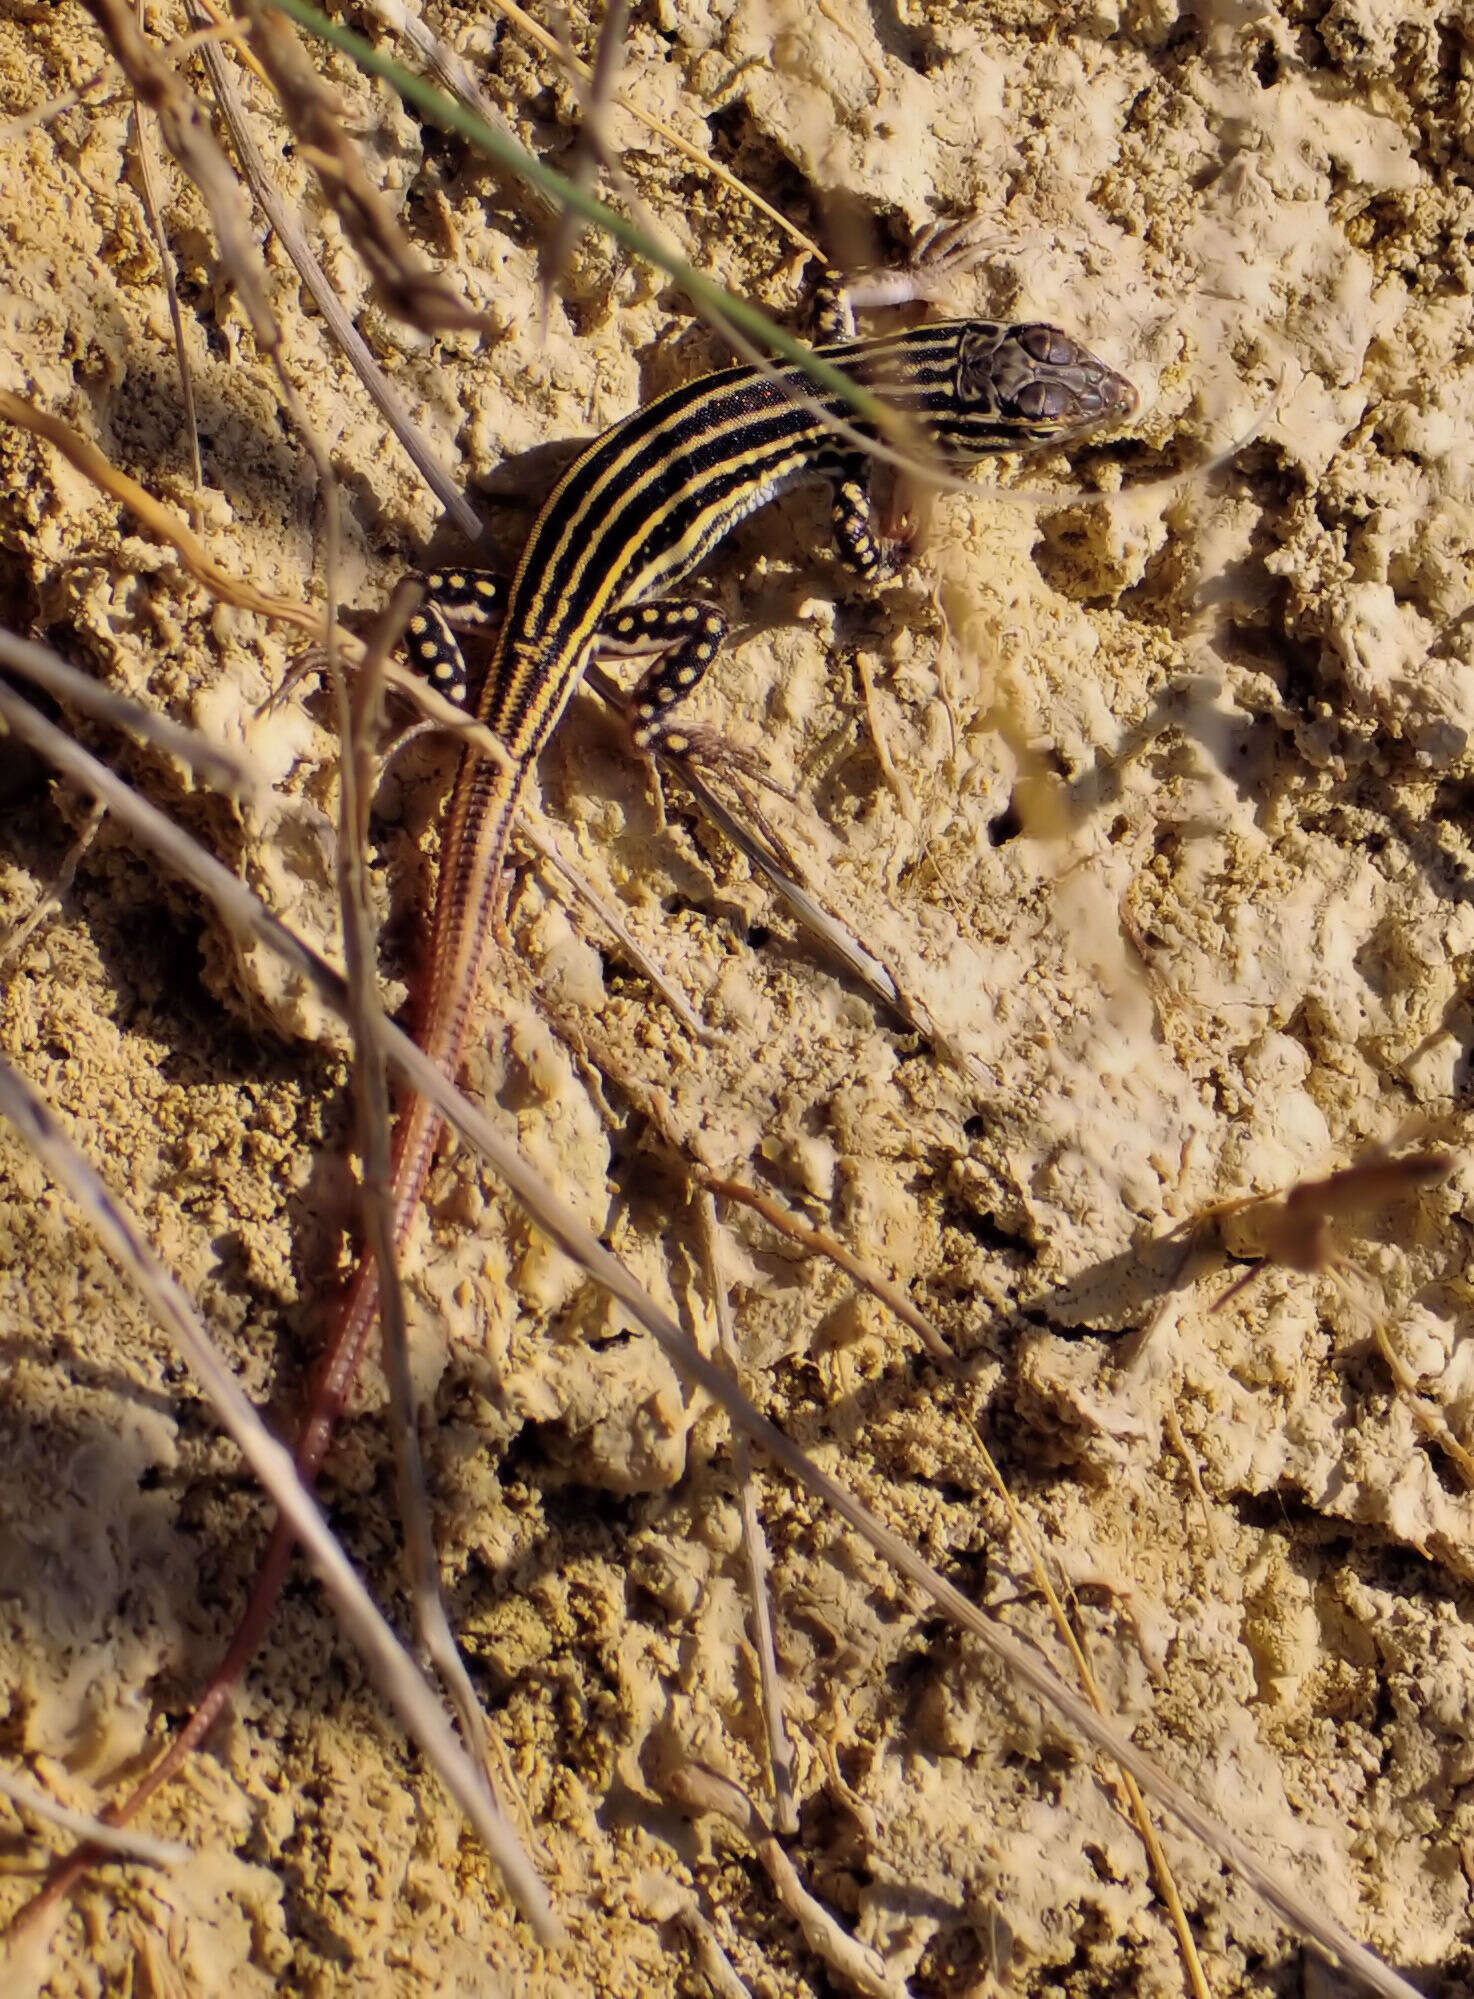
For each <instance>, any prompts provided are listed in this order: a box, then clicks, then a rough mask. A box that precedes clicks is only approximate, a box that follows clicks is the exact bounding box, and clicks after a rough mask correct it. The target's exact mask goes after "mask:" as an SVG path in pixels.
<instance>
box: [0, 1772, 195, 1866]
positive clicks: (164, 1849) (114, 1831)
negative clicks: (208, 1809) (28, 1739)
mask: <svg viewBox="0 0 1474 1999" xmlns="http://www.w3.org/2000/svg"><path fill="white" fill-rule="evenodd" d="M0 1797H4V1798H8V1799H9V1800H10V1802H11V1804H13V1805H14V1806H15V1808H16V1810H17V1811H20V1812H25V1813H28V1814H29V1815H30V1816H31V1817H32V1818H38V1819H42V1820H44V1821H45V1822H46V1824H48V1825H55V1826H60V1827H61V1829H62V1831H63V1832H69V1833H72V1834H74V1835H75V1837H76V1838H78V1839H85V1840H86V1841H87V1842H88V1844H89V1845H90V1846H95V1847H97V1848H98V1849H99V1851H101V1852H103V1853H111V1854H115V1855H116V1856H117V1857H118V1859H119V1860H137V1861H141V1862H142V1863H143V1865H144V1866H146V1867H178V1866H181V1865H182V1864H183V1863H184V1862H185V1861H186V1860H189V1859H190V1858H191V1854H190V1850H189V1848H188V1847H187V1846H181V1845H180V1843H179V1841H178V1840H177V1839H158V1838H156V1837H155V1836H154V1834H153V1833H148V1832H138V1831H136V1830H135V1829H134V1828H133V1827H131V1826H130V1827H129V1828H127V1829H126V1830H122V1829H120V1828H119V1827H117V1826H112V1825H107V1824H106V1823H105V1822H104V1821H103V1820H102V1819H99V1818H93V1817H92V1815H91V1814H90V1813H88V1812H79V1811H75V1810H74V1809H73V1808H72V1806H70V1805H63V1804H59V1803H58V1802H57V1800H56V1799H55V1798H52V1797H48V1796H47V1794H46V1792H45V1791H38V1790H36V1789H35V1788H34V1787H33V1786H32V1785H30V1784H23V1783H21V1781H20V1780H19V1778H17V1777H12V1776H11V1775H10V1773H9V1772H8V1771H6V1770H0Z"/></svg>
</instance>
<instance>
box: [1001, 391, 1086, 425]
mask: <svg viewBox="0 0 1474 1999" xmlns="http://www.w3.org/2000/svg"><path fill="white" fill-rule="evenodd" d="M1077 402H1078V398H1077V397H1076V396H1074V395H1073V394H1072V393H1071V392H1070V390H1069V389H1067V388H1066V387H1065V385H1064V383H1063V382H1025V384H1024V386H1023V387H1022V388H1021V389H1020V390H1019V392H1018V394H1017V395H1016V396H1015V397H1014V399H1013V406H1014V408H1015V409H1016V410H1017V411H1018V413H1019V415H1020V416H1026V417H1028V418H1029V420H1030V422H1031V423H1038V422H1039V421H1041V420H1047V419H1049V418H1051V417H1063V416H1068V415H1070V413H1071V412H1072V411H1073V410H1074V409H1075V407H1076V405H1077Z"/></svg>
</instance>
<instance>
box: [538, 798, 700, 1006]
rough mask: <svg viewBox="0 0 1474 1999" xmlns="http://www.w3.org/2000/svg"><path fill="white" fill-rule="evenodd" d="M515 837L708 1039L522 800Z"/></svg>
mask: <svg viewBox="0 0 1474 1999" xmlns="http://www.w3.org/2000/svg"><path fill="white" fill-rule="evenodd" d="M517 838H518V839H519V840H521V841H523V842H524V843H525V844H526V845H527V846H529V847H531V848H532V850H533V852H534V853H535V854H537V855H538V857H539V858H540V859H542V860H544V861H546V862H547V864H548V866H549V867H550V868H552V869H554V870H555V872H556V873H558V874H559V875H561V876H562V878H563V880H564V881H566V882H567V884H568V886H569V887H570V888H571V889H572V891H573V893H574V895H575V896H576V897H577V898H578V900H579V901H580V902H584V903H587V904H588V906H589V908H590V909H591V910H593V912H594V914H595V915H596V916H597V917H598V918H599V921H600V922H601V923H602V924H603V925H604V926H605V928H606V929H607V930H608V931H609V933H610V935H611V936H612V937H613V938H614V940H615V942H616V943H617V944H618V945H619V947H620V949H621V950H622V951H623V952H624V953H625V954H626V956H627V957H628V958H629V960H630V963H631V964H632V965H634V967H635V968H636V970H637V971H639V972H641V973H642V974H643V975H644V977H645V978H647V979H648V980H649V981H650V984H651V985H652V986H653V987H654V988H655V990H656V992H658V993H659V994H660V997H661V998H662V999H663V1000H664V1001H665V1003H666V1005H667V1006H668V1007H669V1008H670V1010H671V1012H672V1013H673V1014H674V1015H675V1017H676V1019H677V1020H678V1021H679V1022H680V1023H681V1025H682V1027H684V1028H685V1030H686V1032H687V1033H688V1034H689V1035H691V1036H692V1037H693V1038H694V1039H695V1040H697V1041H699V1042H702V1043H707V1042H710V1041H711V1040H712V1039H713V1038H714V1036H713V1031H712V1029H711V1028H709V1027H707V1026H706V1025H705V1023H704V1022H703V1021H702V1020H701V1018H700V1017H699V1015H698V1014H697V1013H696V1012H695V1011H694V1010H693V1008H692V1006H691V1003H690V1001H689V1000H688V999H687V998H686V996H685V994H684V993H683V992H682V991H681V990H680V988H679V987H678V986H677V985H675V984H674V983H673V981H672V980H671V979H670V977H669V976H668V974H667V973H665V972H664V971H662V970H661V968H660V966H659V965H657V964H656V962H655V960H654V959H653V958H652V957H651V956H650V953H649V952H648V951H647V950H646V949H645V947H644V945H643V944H641V943H640V942H639V940H638V939H637V938H636V937H634V936H633V935H632V934H631V932H630V929H629V926H628V925H627V924H626V923H625V922H624V920H623V918H622V917H621V916H620V914H619V911H618V910H617V909H616V908H615V907H614V905H613V904H612V903H611V902H610V901H609V899H608V898H607V897H606V896H602V895H600V894H599V892H598V890H597V889H596V888H595V887H594V886H593V884H592V883H591V882H589V881H587V880H586V879H585V877H584V876H583V875H581V874H580V873H579V871H578V869H577V868H576V867H574V865H573V863H572V862H571V861H569V860H568V859H566V858H565V856H564V855H563V854H562V853H561V852H560V851H559V848H558V843H557V841H556V840H555V839H554V838H553V834H552V830H551V828H550V827H549V826H548V825H547V824H546V822H545V821H543V820H542V815H541V814H540V813H536V812H535V811H534V810H531V809H529V807H528V806H527V805H525V804H524V806H523V808H522V816H521V819H520V821H519V822H518V827H517Z"/></svg>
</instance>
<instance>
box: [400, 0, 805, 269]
mask: <svg viewBox="0 0 1474 1999" xmlns="http://www.w3.org/2000/svg"><path fill="white" fill-rule="evenodd" d="M373 4H374V5H375V7H376V10H377V11H378V12H380V13H382V14H384V15H385V16H386V18H387V14H388V0H373ZM495 5H496V7H497V10H498V12H499V13H502V14H504V15H505V16H506V18H507V19H508V20H509V21H510V22H512V24H513V25H514V26H515V27H517V28H519V29H520V30H521V31H522V33H523V34H524V35H526V36H527V37H528V38H529V40H531V41H533V42H535V43H536V44H537V46H538V47H539V48H540V49H541V50H542V51H543V53H544V54H545V55H550V56H552V57H553V59H554V61H556V62H561V63H564V64H566V65H567V66H568V68H569V69H571V70H572V71H573V73H574V75H575V76H578V77H581V78H582V79H583V80H584V81H585V82H587V81H588V78H589V74H590V72H589V66H588V64H587V63H586V62H584V61H583V59H582V58H581V57H579V56H577V55H575V54H574V53H573V51H572V50H571V49H569V48H568V47H566V46H565V45H564V44H563V43H561V42H559V41H558V39H557V37H556V36H554V35H550V34H549V33H548V31H547V29H546V28H545V27H543V25H542V23H541V22H540V21H535V20H534V19H533V18H532V16H531V15H530V14H529V13H527V12H526V10H525V9H524V8H522V7H519V6H518V5H517V4H516V0H495ZM468 101H469V100H468ZM616 102H617V103H618V104H619V105H620V106H621V107H622V108H623V109H624V110H626V111H628V112H629V114H630V116H631V117H632V118H636V119H638V120H639V122H640V123H641V124H642V125H643V126H644V127H645V128H646V130H647V131H650V132H654V133H656V134H657V136H658V137H660V138H662V139H664V140H665V142H666V144H667V145H668V146H670V147H672V148H673V149H674V151H676V152H678V153H680V154H681V155H682V157H683V158H684V159H688V160H689V161H690V162H691V164H692V165H693V166H697V167H700V168H701V169H702V171H703V172H704V173H709V174H712V175H714V176H715V178H716V179H717V180H719V181H720V182H721V184H722V186H723V187H725V188H729V189H730V190H731V191H732V193H733V194H738V195H741V197H742V199H743V200H744V201H750V202H751V203H752V205H753V207H754V208H756V209H757V210H758V211H759V213H760V214H763V215H766V216H767V218H768V220H769V221H770V222H771V223H772V224H773V225H774V226H775V227H776V228H777V229H778V230H779V231H781V233H782V234H783V235H785V236H786V237H787V238H788V239H789V241H790V242H792V243H796V244H797V245H798V247H799V249H801V250H803V251H805V252H806V253H807V254H808V255H809V256H811V257H822V256H823V254H824V253H823V251H822V250H821V249H820V248H819V245H818V244H817V243H815V242H814V241H813V240H812V239H811V238H810V237H808V236H805V234H804V232H803V231H802V230H801V229H799V228H797V227H796V226H795V225H794V223H793V222H791V221H790V220H789V218H788V217H787V216H786V215H784V214H783V213H782V212H781V211H780V210H778V209H776V208H774V207H772V206H771V205H770V204H769V203H768V202H766V201H764V200H763V198H762V196H761V195H760V194H759V193H757V191H756V190H755V189H754V188H750V187H749V186H748V185H747V183H746V181H744V180H739V179H738V177H737V176H736V174H733V173H729V172H728V171H727V169H726V168H725V167H724V166H723V165H722V163H721V161H720V160H715V159H713V158H712V156H711V154H710V153H708V152H706V151H704V150H703V149H702V148H701V147H700V146H693V145H692V143H691V141H690V140H689V139H686V138H683V137H682V136H681V134H680V133H679V132H678V131H677V130H676V129H675V127H674V126H673V125H668V124H667V123H666V122H665V120H664V119H663V118H656V117H653V116H652V115H651V113H650V112H648V111H646V110H645V109H644V107H643V106H642V105H640V104H637V103H635V102H634V101H633V100H632V99H631V98H629V97H627V96H625V95H624V94H623V93H617V94H616ZM478 108H479V107H478ZM482 115H483V116H485V113H484V112H483V113H482Z"/></svg>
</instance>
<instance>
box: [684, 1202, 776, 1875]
mask: <svg viewBox="0 0 1474 1999" xmlns="http://www.w3.org/2000/svg"><path fill="white" fill-rule="evenodd" d="M696 1209H697V1213H698V1214H699V1215H700V1217H701V1253H702V1258H703V1261H704V1262H705V1264H706V1284H707V1289H708V1291H709V1292H710V1294H711V1309H712V1316H713V1317H714V1318H715V1320H716V1327H717V1351H718V1352H719V1353H720V1354H721V1356H722V1359H723V1361H724V1362H725V1363H726V1366H727V1368H728V1369H729V1371H730V1373H731V1376H732V1379H733V1380H734V1381H740V1380H741V1378H742V1376H741V1372H740V1366H739V1361H738V1354H737V1342H736V1339H735V1338H734V1336H733V1332H732V1307H731V1302H730V1300H729V1299H728V1297H727V1284H726V1279H725V1278H724V1277H723V1275H722V1239H721V1230H720V1229H719V1227H718V1225H717V1204H716V1202H715V1201H714V1200H713V1199H712V1197H711V1195H710V1194H709V1193H706V1192H704V1191H703V1192H702V1194H701V1195H700V1196H699V1198H698V1200H697V1203H696ZM732 1446H733V1449H732V1461H733V1464H734V1466H735V1467H736V1472H737V1499H738V1506H739V1509H740V1512H741V1515H742V1548H743V1552H744V1554H745V1555H746V1557H747V1600H748V1603H749V1605H750V1606H751V1609H752V1642H753V1650H754V1651H755V1652H756V1653H757V1666H758V1689H759V1692H760V1695H761V1698H762V1704H763V1731H764V1736H765V1739H766V1742H767V1750H768V1778H769V1782H770V1784H771V1787H772V1792H773V1823H774V1824H775V1825H776V1826H777V1828H778V1830H779V1832H780V1833H781V1834H782V1835H783V1836H784V1838H785V1839H786V1838H788V1837H790V1836H791V1835H792V1834H793V1833H796V1832H797V1831H798V1807H797V1805H796V1804H795V1803H794V1797H793V1749H792V1746H791V1745H790V1743H789V1740H788V1730H787V1727H786V1725H785V1722H784V1719H783V1678H782V1675H781V1674H780V1672H779V1670H778V1652H777V1648H776V1646H775V1645H774V1643H773V1607H772V1604H771V1602H770V1601H769V1597H768V1576H769V1574H770V1572H771V1570H772V1562H771V1560H770V1558H769V1555H768V1543H767V1539H766V1537H765V1536H764V1534H763V1523H762V1521H761V1519H760V1518H759V1517H758V1510H757V1489H756V1486H755V1484H754V1481H753V1476H752V1453H751V1451H750V1450H749V1449H748V1447H747V1439H746V1438H745V1437H743V1436H741V1435H740V1434H739V1435H736V1436H734V1437H733V1439H732Z"/></svg>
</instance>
